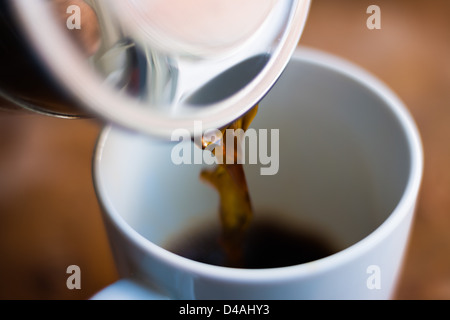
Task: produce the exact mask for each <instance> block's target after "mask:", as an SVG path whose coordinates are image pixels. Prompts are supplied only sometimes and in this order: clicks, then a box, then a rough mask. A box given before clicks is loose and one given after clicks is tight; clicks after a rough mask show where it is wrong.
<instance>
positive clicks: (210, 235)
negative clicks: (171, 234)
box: [168, 220, 336, 269]
mask: <svg viewBox="0 0 450 320" xmlns="http://www.w3.org/2000/svg"><path fill="white" fill-rule="evenodd" d="M222 242H223V241H222V238H221V232H220V230H218V229H214V230H212V229H206V228H205V229H204V230H202V231H201V232H195V233H194V232H191V233H186V235H183V236H180V237H179V238H178V239H177V240H176V241H175V242H174V243H173V245H171V246H170V247H169V248H168V249H169V250H170V251H172V252H173V253H176V254H178V255H180V256H183V257H185V258H189V259H191V260H195V261H198V262H203V263H207V264H212V265H218V266H225V267H238V268H246V269H263V268H277V267H285V266H292V265H297V264H301V263H305V262H310V261H314V260H317V259H320V258H324V257H326V256H329V255H331V254H333V253H335V252H336V250H335V249H333V246H332V245H331V244H330V243H328V242H326V241H325V240H323V239H321V238H320V237H319V236H317V237H315V236H310V235H309V233H307V232H305V230H303V229H300V228H294V227H290V228H288V227H286V226H285V225H282V224H280V223H278V222H277V221H272V220H260V221H258V220H255V221H254V223H253V224H252V226H251V227H250V228H249V229H248V231H247V233H246V235H245V238H244V241H243V243H242V259H241V263H240V265H238V266H236V265H229V263H228V262H227V255H226V254H225V252H224V249H223V243H222Z"/></svg>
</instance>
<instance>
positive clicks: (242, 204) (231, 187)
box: [200, 105, 258, 267]
mask: <svg viewBox="0 0 450 320" xmlns="http://www.w3.org/2000/svg"><path fill="white" fill-rule="evenodd" d="M257 112H258V105H256V106H255V107H253V108H252V109H251V110H250V111H248V112H247V113H246V114H245V115H244V116H242V117H241V118H239V119H237V120H236V121H234V122H232V123H231V124H229V125H227V126H225V127H224V128H222V129H221V130H220V131H221V132H222V141H221V144H220V145H221V148H222V150H221V151H222V152H221V153H220V155H217V154H216V156H218V157H223V158H222V159H221V161H220V164H218V165H217V166H216V167H215V168H214V169H205V170H203V171H202V172H201V174H200V177H201V179H203V180H204V181H206V182H208V183H210V184H211V185H212V186H213V187H214V188H215V189H216V190H217V191H218V193H219V197H220V206H219V215H220V221H221V226H222V239H221V245H222V247H223V250H224V252H225V259H226V265H228V266H232V267H240V266H242V265H243V240H244V237H245V234H246V230H247V229H248V227H249V225H250V222H251V220H252V217H253V209H252V203H251V199H250V195H249V191H248V186H247V181H246V177H245V173H244V168H243V166H242V164H240V163H238V161H237V160H238V157H239V154H240V153H241V150H240V148H241V141H238V139H243V138H244V137H243V136H234V135H233V139H236V141H234V143H233V145H234V150H233V152H232V153H230V152H227V134H226V130H235V131H236V130H239V129H242V130H244V131H246V130H247V129H248V128H249V126H250V124H251V123H252V121H253V119H254V118H255V116H256V114H257ZM205 140H206V139H202V147H203V149H206V148H207V147H208V146H209V144H210V143H211V142H205ZM214 150H215V149H214ZM214 150H212V152H214ZM230 154H231V157H232V159H226V158H227V157H230ZM230 160H231V161H230Z"/></svg>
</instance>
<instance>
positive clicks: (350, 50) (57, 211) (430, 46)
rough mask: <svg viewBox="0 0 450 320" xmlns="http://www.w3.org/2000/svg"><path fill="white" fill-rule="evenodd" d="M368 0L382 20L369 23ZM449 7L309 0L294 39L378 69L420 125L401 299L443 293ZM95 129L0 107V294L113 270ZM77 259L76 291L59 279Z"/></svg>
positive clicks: (105, 277)
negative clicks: (94, 161) (419, 175)
mask: <svg viewBox="0 0 450 320" xmlns="http://www.w3.org/2000/svg"><path fill="white" fill-rule="evenodd" d="M372 4H376V5H378V6H379V7H380V9H381V29H380V30H369V29H368V28H367V26H366V20H367V18H368V17H369V15H368V14H367V13H366V9H367V8H368V7H369V5H372ZM449 12H450V2H449V1H445V0H432V1H425V0H377V1H365V0H359V1H354V0H339V1H336V0H313V3H312V7H311V11H310V15H309V19H308V22H307V25H306V28H305V31H304V35H303V37H302V39H301V42H300V45H301V46H309V47H313V48H317V49H321V50H324V51H326V52H329V53H333V54H336V55H338V56H340V57H343V58H346V59H348V60H350V61H352V62H354V63H356V64H358V65H360V66H362V67H363V68H365V69H366V70H368V71H369V72H371V73H373V74H374V75H375V76H377V77H378V78H379V79H381V80H382V81H384V82H385V83H386V84H387V85H388V86H389V87H390V88H391V89H392V90H393V91H394V92H396V93H397V94H398V96H399V97H400V98H401V99H402V100H403V101H404V102H405V104H406V106H407V107H408V108H409V110H410V111H411V113H412V115H413V117H414V119H415V120H416V122H417V125H418V127H419V130H420V133H421V136H422V140H423V146H424V151H425V171H424V178H423V183H422V190H421V194H420V199H419V205H418V208H417V213H416V217H415V221H414V226H413V230H412V234H411V241H410V246H409V249H408V254H407V257H406V261H405V265H404V269H403V272H402V275H401V278H400V282H399V285H398V290H397V292H396V295H395V297H394V298H396V299H449V298H450V232H449V230H450V106H449V103H450V19H449V18H448V15H449ZM0 72H1V71H0ZM101 128H102V124H101V123H99V122H97V121H95V120H60V119H54V118H49V117H45V116H40V115H26V114H19V115H17V114H10V113H5V112H3V113H0V299H86V298H89V297H90V296H91V295H92V294H94V293H95V292H96V291H98V290H100V289H101V288H103V287H104V286H106V285H108V284H110V283H112V282H113V281H115V280H117V279H118V275H117V271H116V269H115V267H114V263H113V260H112V256H111V252H110V248H109V244H108V241H107V238H106V234H105V230H104V227H103V223H102V220H101V215H100V209H99V206H98V203H97V199H96V197H95V194H94V190H93V186H92V179H91V158H92V154H93V149H94V145H95V142H96V139H97V136H98V134H99V132H100V130H101ZM73 264H74V265H78V266H80V268H81V271H82V273H81V279H82V282H81V283H82V288H81V290H68V289H67V287H66V279H67V277H68V274H66V268H67V267H68V266H69V265H73Z"/></svg>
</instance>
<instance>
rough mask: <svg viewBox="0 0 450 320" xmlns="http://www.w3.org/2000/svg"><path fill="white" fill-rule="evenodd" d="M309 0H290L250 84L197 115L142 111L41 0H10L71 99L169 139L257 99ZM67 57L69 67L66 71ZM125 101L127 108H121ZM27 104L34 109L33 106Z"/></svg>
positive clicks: (298, 30)
mask: <svg viewBox="0 0 450 320" xmlns="http://www.w3.org/2000/svg"><path fill="white" fill-rule="evenodd" d="M310 2H311V1H310V0H292V6H291V7H292V12H291V16H290V21H289V23H288V24H287V28H286V29H285V30H284V34H283V37H282V40H281V41H280V43H279V45H278V47H277V48H276V52H275V54H273V55H272V56H271V58H270V60H269V62H268V63H267V65H266V66H265V67H264V69H263V70H262V71H261V72H260V73H259V74H258V75H257V76H256V77H255V78H254V79H253V81H252V82H251V83H250V84H249V85H247V86H246V87H245V88H243V89H242V90H240V91H239V92H237V93H236V94H234V95H233V96H231V97H230V98H227V99H225V100H223V101H220V102H218V103H215V104H214V106H212V107H211V108H208V109H207V110H205V112H203V113H202V114H201V116H199V115H198V114H197V115H196V116H195V117H193V118H191V117H185V118H174V117H169V116H167V115H164V114H162V113H160V112H158V111H155V110H145V109H142V108H140V107H139V104H138V103H137V102H136V101H133V100H132V99H127V98H126V97H123V96H120V95H118V94H115V93H114V90H111V88H108V87H107V86H106V85H105V84H102V80H101V79H100V78H96V77H95V76H94V74H93V72H92V70H90V69H89V67H88V66H87V63H86V62H85V60H84V59H83V58H82V57H81V55H80V54H78V50H77V48H76V47H75V45H74V43H73V42H72V41H70V40H69V39H68V38H67V36H66V35H64V34H63V33H62V32H61V30H59V29H58V28H57V27H56V26H55V22H54V20H53V19H51V16H50V15H51V14H50V13H49V12H48V11H46V10H45V9H46V5H45V1H44V0H34V1H31V2H30V1H28V0H15V1H13V5H14V8H15V10H16V12H17V13H18V15H17V16H18V19H19V21H20V25H21V26H23V30H24V31H25V34H26V36H27V37H28V40H29V41H30V42H31V44H32V47H33V49H34V50H35V51H36V52H37V53H38V55H39V58H40V60H41V61H42V63H43V64H44V65H45V67H46V68H48V70H50V73H51V74H52V75H53V76H54V77H55V78H56V79H57V80H58V81H60V82H61V83H62V84H63V86H64V87H65V88H66V89H68V90H69V91H70V94H71V95H72V96H73V98H74V99H75V100H76V101H77V102H78V103H79V104H80V105H82V106H85V108H86V111H87V112H91V113H94V115H96V116H98V117H100V118H102V119H104V120H106V121H110V122H112V123H116V124H119V125H122V126H124V127H127V128H130V129H132V130H135V131H138V132H143V133H147V134H150V135H154V136H160V137H163V138H167V137H170V136H171V134H172V133H173V132H174V131H175V130H177V129H186V130H188V131H189V132H190V133H191V134H194V133H196V132H197V131H196V130H198V128H197V127H196V126H197V125H198V122H196V121H202V122H201V124H202V127H201V129H202V130H207V129H211V128H220V127H222V126H223V125H224V124H227V123H230V122H232V121H233V120H235V119H236V118H238V117H239V116H241V115H243V114H244V113H245V112H247V111H248V110H249V109H250V108H252V107H253V106H254V105H255V104H257V103H258V102H259V101H260V100H261V99H262V98H263V97H264V95H265V94H266V93H267V91H268V90H270V88H271V87H272V86H273V84H274V83H275V82H276V80H277V79H278V77H279V76H280V74H281V73H282V71H283V70H284V68H285V66H286V65H287V63H288V61H289V59H290V57H291V55H292V53H293V51H294V50H295V48H296V47H297V44H298V41H299V39H300V36H301V34H302V32H303V28H304V25H305V23H306V19H307V15H308V13H309V7H310ZM36 17H40V18H41V19H36ZM69 62H70V65H71V66H72V67H71V68H70V70H67V66H68V65H69ZM123 105H127V107H125V108H124V107H121V106H123ZM128 106H132V107H131V108H130V107H128ZM31 109H36V108H34V107H33V106H32V107H31ZM136 110H139V111H138V112H136ZM44 113H45V111H44ZM60 116H61V117H64V115H60ZM71 117H72V116H71Z"/></svg>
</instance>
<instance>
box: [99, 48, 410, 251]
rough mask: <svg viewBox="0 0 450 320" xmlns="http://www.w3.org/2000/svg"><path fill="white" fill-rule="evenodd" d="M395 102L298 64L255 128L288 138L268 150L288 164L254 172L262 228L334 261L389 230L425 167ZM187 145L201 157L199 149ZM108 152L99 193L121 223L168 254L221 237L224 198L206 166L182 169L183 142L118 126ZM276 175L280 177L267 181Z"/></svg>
mask: <svg viewBox="0 0 450 320" xmlns="http://www.w3.org/2000/svg"><path fill="white" fill-rule="evenodd" d="M306 56H307V55H306ZM387 103H388V102H387V101H384V100H383V98H382V97H380V96H379V95H378V94H377V93H376V92H374V91H372V90H370V89H368V88H366V87H363V86H361V84H360V83H358V82H356V81H354V79H353V78H351V77H347V76H346V75H345V74H341V73H334V72H330V71H329V70H327V69H326V68H325V67H322V66H320V65H315V64H314V63H307V62H305V61H300V60H296V59H293V60H292V61H291V62H290V65H289V66H288V67H287V69H286V71H285V73H284V74H283V76H282V78H281V79H280V80H279V82H278V83H277V85H276V86H275V87H274V88H273V89H272V90H271V91H270V92H269V94H268V95H267V96H266V97H265V98H264V100H263V101H262V102H261V104H260V108H259V112H258V115H257V116H256V118H255V120H254V122H253V125H252V128H253V129H254V130H257V131H258V130H266V132H273V130H278V131H279V140H278V141H268V146H267V150H269V151H270V150H276V149H273V148H272V144H274V143H278V149H279V152H278V155H275V154H273V155H270V156H271V157H270V160H271V161H270V163H269V162H267V161H266V162H265V163H263V164H261V163H260V164H246V165H245V170H246V176H247V181H248V185H249V190H250V195H251V198H252V202H253V205H254V211H255V220H260V219H262V220H263V219H269V220H270V221H276V222H277V223H280V225H282V226H283V225H285V226H286V225H289V226H290V227H292V226H294V227H295V226H298V227H299V229H298V230H303V231H302V232H305V234H308V235H313V236H319V238H321V239H326V242H327V243H328V244H331V246H332V248H333V249H332V252H330V254H333V253H334V252H337V251H341V250H343V249H345V248H348V247H350V246H352V245H354V244H356V243H358V242H359V241H361V240H362V239H364V238H365V237H367V236H368V235H370V234H371V233H372V232H373V231H375V230H376V229H377V228H378V227H380V226H381V225H382V224H383V223H384V222H385V221H386V220H387V219H388V218H389V216H390V215H391V213H392V212H393V211H394V209H395V208H396V207H397V206H398V204H399V202H400V201H401V199H402V197H403V195H404V192H405V190H406V188H407V186H408V183H410V181H409V179H410V172H411V168H412V167H413V166H415V165H416V164H413V163H412V162H411V161H412V160H411V159H412V156H411V152H412V151H411V150H410V148H411V146H410V145H409V141H408V138H407V136H406V133H405V128H403V127H402V124H399V120H398V118H397V117H396V116H393V114H392V113H393V111H392V110H391V109H390V108H389V107H387ZM259 132H261V131H259ZM269 136H270V134H269ZM186 143H187V144H190V147H191V150H192V154H194V152H195V148H196V147H195V146H194V145H193V144H192V142H190V141H188V142H186ZM101 145H102V151H101V153H102V160H101V165H99V166H97V170H98V173H97V186H99V185H100V186H101V188H97V189H98V192H99V195H100V198H101V200H102V202H103V204H104V207H105V208H107V210H109V214H111V215H113V216H114V217H115V219H121V220H124V221H125V222H126V223H127V224H128V226H129V227H130V228H132V229H133V230H135V232H137V233H138V234H139V235H140V236H141V237H144V238H145V239H147V240H148V241H151V242H152V243H154V244H156V245H158V246H160V247H162V248H165V249H171V246H172V245H173V243H174V241H176V240H177V239H178V241H183V239H186V241H188V240H190V239H189V238H190V237H192V238H194V235H196V234H198V233H199V232H202V231H199V230H214V228H217V225H218V223H219V221H218V216H217V209H218V201H219V199H218V196H217V194H216V192H215V191H214V190H213V189H212V188H210V187H209V186H207V185H205V184H204V183H203V182H202V181H200V179H199V175H200V172H201V170H202V169H203V168H204V167H205V166H206V165H205V164H194V163H192V164H182V165H177V164H175V163H174V160H173V150H174V148H175V147H176V146H177V145H178V146H179V142H173V143H168V142H163V141H159V140H153V139H149V138H148V137H146V136H142V135H139V134H137V133H132V132H127V131H122V130H121V129H118V128H115V127H111V128H110V129H108V130H106V131H105V132H104V133H103V136H102V138H101ZM259 155H260V156H261V154H259ZM267 155H268V154H266V156H267ZM266 160H267V158H266ZM193 162H194V161H193ZM272 166H276V167H277V170H276V174H273V175H270V174H269V175H262V174H261V168H266V169H267V168H270V167H272ZM133 232H134V231H133ZM189 234H190V236H189ZM183 237H185V238H183ZM180 239H181V240H180ZM295 254H297V252H295V250H294V252H292V250H290V251H289V250H288V252H286V255H295ZM325 256H326V254H325Z"/></svg>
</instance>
